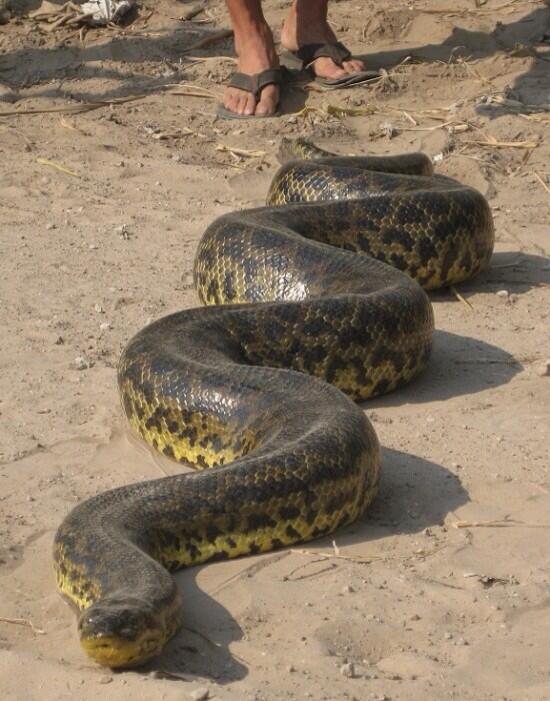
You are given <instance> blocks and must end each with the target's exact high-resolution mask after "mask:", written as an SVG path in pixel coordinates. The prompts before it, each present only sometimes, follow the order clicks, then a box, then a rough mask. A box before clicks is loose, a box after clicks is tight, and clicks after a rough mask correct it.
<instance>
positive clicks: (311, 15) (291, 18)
mask: <svg viewBox="0 0 550 701" xmlns="http://www.w3.org/2000/svg"><path fill="white" fill-rule="evenodd" d="M327 6H328V0H294V2H293V3H292V7H291V8H290V12H289V14H288V17H287V18H286V21H285V24H284V26H283V29H282V31H281V44H282V46H284V47H285V49H289V50H290V51H297V50H298V49H299V48H300V47H301V46H304V45H306V44H319V43H321V44H335V43H336V42H337V41H338V40H337V38H336V35H335V34H334V32H333V31H332V29H331V28H330V26H329V24H328V22H327ZM310 68H312V70H313V72H314V73H315V75H316V76H318V77H319V78H328V79H329V80H333V79H338V78H345V77H346V76H347V75H349V74H350V73H358V72H360V71H364V70H365V64H364V63H363V61H359V60H358V59H355V58H353V59H349V60H348V61H343V65H342V66H338V65H336V63H334V61H333V60H332V59H331V58H328V57H327V56H322V57H321V58H318V59H316V60H315V61H313V63H312V64H311V66H310Z"/></svg>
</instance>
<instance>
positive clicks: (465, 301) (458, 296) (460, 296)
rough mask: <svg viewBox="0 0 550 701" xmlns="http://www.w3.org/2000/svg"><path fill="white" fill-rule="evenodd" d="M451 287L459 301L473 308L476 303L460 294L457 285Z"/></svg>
mask: <svg viewBox="0 0 550 701" xmlns="http://www.w3.org/2000/svg"><path fill="white" fill-rule="evenodd" d="M449 289H450V290H451V292H452V293H453V294H454V296H455V297H456V298H457V299H458V301H459V302H462V304H465V305H466V306H467V307H469V308H470V309H472V310H473V308H474V305H473V304H471V303H470V302H468V300H467V299H465V298H464V297H463V296H462V295H461V294H460V292H459V291H458V290H457V289H456V287H455V286H454V285H450V286H449Z"/></svg>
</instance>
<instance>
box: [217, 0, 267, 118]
mask: <svg viewBox="0 0 550 701" xmlns="http://www.w3.org/2000/svg"><path fill="white" fill-rule="evenodd" d="M226 4H227V9H228V10H229V15H230V17H231V23H232V25H233V31H234V34H235V51H236V52H237V56H238V59H239V61H238V70H239V71H240V72H241V73H247V74H248V75H252V74H255V73H260V72H261V71H264V70H266V69H267V68H276V67H277V66H279V58H278V56H277V52H276V51H275V45H274V43H273V36H272V34H271V30H270V28H269V27H268V25H267V22H266V21H265V18H264V16H263V13H262V3H261V0H226ZM278 102H279V87H278V86H277V85H266V87H265V88H264V89H263V90H262V92H261V94H260V99H259V101H258V103H257V104H256V100H255V98H254V96H253V95H252V94H250V93H247V92H245V91H244V90H239V89H238V88H232V87H228V88H226V90H225V94H224V99H223V103H224V106H225V108H226V109H227V110H230V111H231V112H236V113H238V114H247V115H252V114H257V115H268V114H273V113H274V112H275V111H276V110H277V105H278Z"/></svg>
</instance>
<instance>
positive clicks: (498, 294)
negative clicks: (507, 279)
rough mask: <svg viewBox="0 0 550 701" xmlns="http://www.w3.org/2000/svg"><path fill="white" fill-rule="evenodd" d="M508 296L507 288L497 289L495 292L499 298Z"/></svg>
mask: <svg viewBox="0 0 550 701" xmlns="http://www.w3.org/2000/svg"><path fill="white" fill-rule="evenodd" d="M509 296H510V293H509V292H508V290H499V291H498V292H497V297H500V298H501V299H508V297H509Z"/></svg>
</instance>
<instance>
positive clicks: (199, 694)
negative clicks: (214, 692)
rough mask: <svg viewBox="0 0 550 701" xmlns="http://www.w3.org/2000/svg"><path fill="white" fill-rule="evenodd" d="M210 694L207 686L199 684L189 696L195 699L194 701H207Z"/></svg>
mask: <svg viewBox="0 0 550 701" xmlns="http://www.w3.org/2000/svg"><path fill="white" fill-rule="evenodd" d="M209 696H210V692H209V691H208V689H207V688H206V687H205V686H199V687H198V688H197V689H194V691H192V692H191V693H190V694H189V698H191V699H193V701H206V699H207V698H208V697H209Z"/></svg>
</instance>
